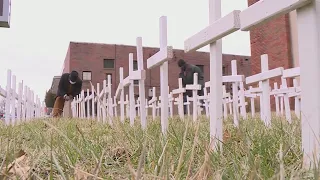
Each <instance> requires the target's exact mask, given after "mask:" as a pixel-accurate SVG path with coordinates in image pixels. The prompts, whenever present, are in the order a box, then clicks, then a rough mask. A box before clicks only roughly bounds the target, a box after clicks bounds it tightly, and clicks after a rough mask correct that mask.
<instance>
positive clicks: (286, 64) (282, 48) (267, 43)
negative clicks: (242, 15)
mask: <svg viewBox="0 0 320 180" xmlns="http://www.w3.org/2000/svg"><path fill="white" fill-rule="evenodd" d="M257 1H258V0H248V5H249V6H250V5H252V4H254V3H255V2H257ZM250 41H251V65H252V74H257V73H260V72H261V63H260V56H261V55H262V54H268V57H269V69H274V68H277V67H283V68H285V69H287V68H292V64H293V58H292V52H291V40H290V22H289V14H286V15H282V16H280V17H277V18H275V19H273V20H270V21H269V22H266V23H264V24H262V25H260V26H258V27H255V28H254V29H252V30H251V31H250ZM274 82H278V86H279V85H280V84H281V81H280V78H277V79H274V80H271V81H270V85H271V87H272V88H273V83H274ZM288 85H289V86H291V85H292V82H291V81H288ZM271 104H272V109H273V110H274V109H275V105H274V98H272V97H271ZM291 104H292V103H291Z"/></svg>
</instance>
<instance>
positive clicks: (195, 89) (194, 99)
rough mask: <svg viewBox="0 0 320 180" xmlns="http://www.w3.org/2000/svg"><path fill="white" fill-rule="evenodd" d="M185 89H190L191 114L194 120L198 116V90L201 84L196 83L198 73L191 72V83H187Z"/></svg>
mask: <svg viewBox="0 0 320 180" xmlns="http://www.w3.org/2000/svg"><path fill="white" fill-rule="evenodd" d="M186 90H192V102H193V106H192V108H193V111H192V115H193V121H194V122H195V121H196V120H197V118H198V91H199V90H201V85H199V84H198V73H194V74H193V84H192V85H191V84H187V85H186Z"/></svg>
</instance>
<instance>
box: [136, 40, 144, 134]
mask: <svg viewBox="0 0 320 180" xmlns="http://www.w3.org/2000/svg"><path fill="white" fill-rule="evenodd" d="M136 43H137V61H138V62H137V63H138V71H144V65H143V49H142V38H141V37H138V38H137V40H136ZM144 81H145V77H142V78H141V79H140V80H139V97H140V119H141V126H142V129H146V128H147V115H146V108H145V107H146V104H145V99H146V91H145V82H144Z"/></svg>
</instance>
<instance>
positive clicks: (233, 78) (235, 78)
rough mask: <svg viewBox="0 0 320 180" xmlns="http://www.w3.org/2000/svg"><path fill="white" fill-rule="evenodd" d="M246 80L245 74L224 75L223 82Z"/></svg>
mask: <svg viewBox="0 0 320 180" xmlns="http://www.w3.org/2000/svg"><path fill="white" fill-rule="evenodd" d="M244 80H245V78H244V75H233V76H222V82H224V83H228V82H243V81H244Z"/></svg>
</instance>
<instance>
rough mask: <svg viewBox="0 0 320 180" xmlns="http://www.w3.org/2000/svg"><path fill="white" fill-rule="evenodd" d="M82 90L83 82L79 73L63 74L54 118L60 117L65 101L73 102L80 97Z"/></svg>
mask: <svg viewBox="0 0 320 180" xmlns="http://www.w3.org/2000/svg"><path fill="white" fill-rule="evenodd" d="M81 89H82V80H81V79H80V78H79V75H78V72H77V71H72V72H71V73H64V74H62V76H61V78H60V81H59V86H58V91H57V96H56V98H55V102H54V106H53V112H52V115H53V117H60V116H61V115H62V112H63V108H64V103H65V101H69V100H72V99H73V98H74V97H75V96H77V95H79V94H80V92H81Z"/></svg>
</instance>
